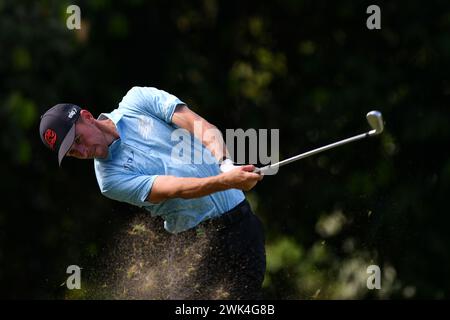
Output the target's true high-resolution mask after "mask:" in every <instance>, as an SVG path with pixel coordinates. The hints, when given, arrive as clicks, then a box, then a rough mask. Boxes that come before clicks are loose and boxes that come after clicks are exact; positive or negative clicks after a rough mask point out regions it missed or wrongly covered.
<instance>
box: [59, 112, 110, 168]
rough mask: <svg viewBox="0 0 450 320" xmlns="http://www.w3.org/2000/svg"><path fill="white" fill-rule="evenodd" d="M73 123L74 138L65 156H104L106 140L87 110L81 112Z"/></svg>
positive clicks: (86, 157) (90, 157)
mask: <svg viewBox="0 0 450 320" xmlns="http://www.w3.org/2000/svg"><path fill="white" fill-rule="evenodd" d="M83 111H86V110H82V112H81V115H80V118H79V119H78V121H77V122H76V124H75V140H74V142H73V144H72V146H71V147H70V149H69V152H67V156H69V157H74V158H77V159H93V158H106V156H107V155H108V142H107V141H106V137H105V135H104V133H103V132H102V131H101V130H100V129H99V128H98V127H97V126H96V125H95V119H94V118H93V117H92V115H91V114H90V113H89V112H83Z"/></svg>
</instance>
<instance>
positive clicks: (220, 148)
mask: <svg viewBox="0 0 450 320" xmlns="http://www.w3.org/2000/svg"><path fill="white" fill-rule="evenodd" d="M200 132H201V133H198V132H196V134H195V136H197V138H200V137H201V141H202V144H203V145H204V146H205V147H206V148H207V149H208V150H209V151H210V152H211V153H212V155H213V156H214V157H215V158H216V159H217V160H221V159H223V157H227V158H230V155H229V153H228V150H227V146H226V144H225V141H224V140H223V136H222V133H221V132H220V130H219V129H218V128H217V127H216V126H214V125H212V124H210V123H206V124H205V123H203V124H202V126H201V131H200Z"/></svg>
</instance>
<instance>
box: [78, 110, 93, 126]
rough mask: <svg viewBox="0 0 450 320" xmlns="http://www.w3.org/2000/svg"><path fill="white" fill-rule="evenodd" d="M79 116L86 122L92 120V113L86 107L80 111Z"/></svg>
mask: <svg viewBox="0 0 450 320" xmlns="http://www.w3.org/2000/svg"><path fill="white" fill-rule="evenodd" d="M80 117H81V119H82V120H83V121H85V122H88V123H89V122H92V120H94V116H93V115H92V113H90V112H89V111H87V110H86V109H82V110H81V111H80Z"/></svg>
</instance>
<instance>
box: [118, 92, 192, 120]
mask: <svg viewBox="0 0 450 320" xmlns="http://www.w3.org/2000/svg"><path fill="white" fill-rule="evenodd" d="M179 104H185V103H184V102H183V101H181V100H180V99H178V98H177V97H176V96H174V95H172V94H170V93H167V92H166V91H164V90H159V89H156V88H153V87H133V88H131V89H130V90H129V91H128V92H127V94H126V95H125V96H124V97H123V99H122V101H121V102H120V104H119V108H126V109H128V110H131V111H135V112H138V113H143V114H147V115H152V116H155V117H158V118H160V119H161V120H163V121H165V122H167V123H172V116H173V113H174V112H175V108H176V106H177V105H179Z"/></svg>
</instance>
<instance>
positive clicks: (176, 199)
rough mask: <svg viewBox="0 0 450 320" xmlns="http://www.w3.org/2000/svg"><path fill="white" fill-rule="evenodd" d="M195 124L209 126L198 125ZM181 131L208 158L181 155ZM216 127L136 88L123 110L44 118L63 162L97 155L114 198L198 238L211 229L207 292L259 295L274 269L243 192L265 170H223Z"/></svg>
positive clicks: (64, 109)
mask: <svg viewBox="0 0 450 320" xmlns="http://www.w3.org/2000/svg"><path fill="white" fill-rule="evenodd" d="M195 123H197V125H198V124H200V127H201V130H194V124H195ZM177 129H185V130H186V131H185V132H186V136H185V138H186V139H182V140H183V143H187V141H191V138H193V137H195V138H193V140H194V143H193V144H190V145H189V146H190V147H189V146H186V147H185V148H183V150H184V151H185V152H186V150H188V152H189V153H190V154H189V156H190V157H189V159H192V158H193V157H194V155H195V154H196V153H200V154H202V155H203V159H204V161H202V162H201V163H193V162H192V161H189V162H186V161H181V160H180V158H179V157H175V156H173V150H174V148H175V147H177V146H178V147H179V145H178V144H179V143H180V142H179V141H173V139H172V138H171V137H172V133H173V132H174V130H177ZM210 129H216V127H215V126H213V125H212V124H210V123H209V122H208V121H206V120H205V119H203V118H202V117H200V116H199V115H197V114H196V113H194V112H193V111H191V110H190V109H189V108H188V106H187V105H186V104H185V103H184V102H182V101H181V100H179V99H178V98H177V97H175V96H173V95H171V94H169V93H167V92H165V91H163V90H158V89H156V88H152V87H133V88H132V89H131V90H129V91H128V92H127V94H126V95H125V96H124V97H123V99H122V101H121V102H120V103H119V106H118V108H117V109H114V110H113V111H112V112H111V113H102V114H101V115H100V116H99V117H98V118H97V119H95V118H94V117H93V115H92V114H91V113H90V112H89V111H88V110H85V109H82V108H80V107H78V106H76V105H74V104H68V103H65V104H58V105H56V106H54V107H52V108H51V109H49V110H48V111H47V112H46V113H45V114H44V115H43V116H42V117H41V122H40V137H41V139H42V141H43V143H44V144H45V145H46V146H47V147H49V148H50V149H51V150H53V151H54V152H56V153H57V154H58V162H59V164H60V165H61V162H62V160H63V159H64V157H67V156H69V157H75V158H78V159H94V168H95V175H96V178H97V182H98V185H99V187H100V190H101V193H102V194H103V195H105V196H106V197H108V198H111V199H114V200H117V201H122V202H127V203H130V204H132V205H135V206H138V207H142V208H145V209H147V210H148V211H150V212H151V214H152V216H160V217H162V219H163V220H164V227H165V229H166V230H167V231H169V232H171V233H174V234H178V233H181V232H192V234H193V237H192V241H196V236H198V234H199V233H198V232H196V230H197V229H198V228H202V230H205V232H207V233H208V234H209V237H211V246H212V250H209V251H208V255H207V256H206V257H204V261H202V269H200V270H198V271H197V272H199V273H203V275H202V278H203V279H204V278H205V275H207V281H206V283H204V285H203V287H202V288H199V290H200V295H199V297H203V298H205V297H208V296H210V290H213V289H214V288H216V287H218V286H220V285H221V284H223V283H226V284H227V287H228V288H229V296H228V297H227V298H231V299H253V298H258V297H259V295H260V289H261V285H262V282H263V279H264V273H265V267H266V265H265V263H266V260H265V248H264V232H263V228H262V225H261V222H260V220H259V219H258V217H257V216H255V215H254V214H253V213H252V209H251V207H250V205H249V203H248V202H247V200H246V199H245V196H244V193H243V192H242V190H244V191H248V190H250V189H252V188H253V187H254V186H255V185H256V183H257V182H258V181H259V180H261V179H262V175H261V174H259V173H255V172H253V171H254V170H255V167H254V166H253V165H247V166H241V167H237V168H232V170H228V171H227V172H222V171H221V170H220V164H221V163H222V162H223V160H224V159H226V158H227V157H226V156H227V150H226V146H225V143H224V142H223V138H222V136H221V135H220V132H219V131H218V130H210ZM211 132H215V134H213V135H211ZM195 141H197V142H199V143H195ZM217 142H220V143H217ZM226 163H229V162H228V161H226ZM224 165H225V164H224ZM223 171H226V170H223ZM188 298H196V296H193V297H188Z"/></svg>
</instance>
